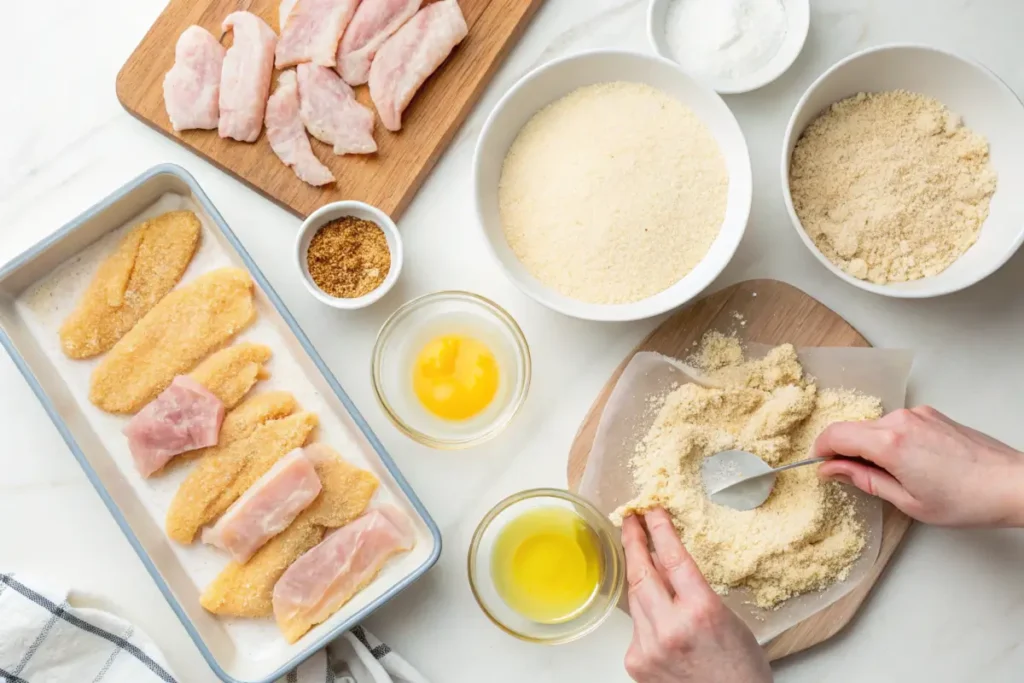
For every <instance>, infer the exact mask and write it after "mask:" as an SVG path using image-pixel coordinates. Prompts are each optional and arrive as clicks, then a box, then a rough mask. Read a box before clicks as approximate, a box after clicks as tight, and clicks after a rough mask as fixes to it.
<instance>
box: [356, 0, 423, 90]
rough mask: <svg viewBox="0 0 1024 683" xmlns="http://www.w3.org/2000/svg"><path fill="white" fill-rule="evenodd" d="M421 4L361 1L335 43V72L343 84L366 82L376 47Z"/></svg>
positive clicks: (409, 0) (416, 1) (418, 0)
mask: <svg viewBox="0 0 1024 683" xmlns="http://www.w3.org/2000/svg"><path fill="white" fill-rule="evenodd" d="M422 4H423V0H363V2H362V3H361V4H360V5H359V9H357V10H356V13H355V16H353V17H352V22H351V23H350V24H349V25H348V29H346V30H345V35H344V36H342V38H341V43H340V44H339V45H338V73H340V74H341V77H342V78H344V79H345V82H346V83H348V84H349V85H351V86H356V85H362V84H363V83H366V81H367V80H368V79H369V78H370V62H372V61H373V56H374V55H376V54H377V50H379V49H380V46H381V45H383V44H384V41H386V40H387V39H388V38H389V37H391V35H392V34H393V33H394V32H395V31H397V30H398V29H400V28H402V25H403V24H405V22H407V21H409V19H411V18H412V16H413V15H414V14H416V11H417V10H418V9H419V8H420V5H422Z"/></svg>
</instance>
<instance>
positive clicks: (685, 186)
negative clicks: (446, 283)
mask: <svg viewBox="0 0 1024 683" xmlns="http://www.w3.org/2000/svg"><path fill="white" fill-rule="evenodd" d="M641 122H642V123H641ZM728 188H729V177H728V172H727V170H726V166H725V161H724V159H723V157H722V153H721V151H720V150H719V148H718V144H717V143H716V142H715V138H714V136H713V135H712V134H711V131H710V130H708V128H707V126H705V125H704V124H703V123H702V122H701V121H700V119H699V118H697V116H696V115H695V114H694V113H693V112H692V111H691V110H690V109H689V108H687V107H686V106H685V105H683V104H682V103H681V102H679V101H678V100H676V99H674V98H673V97H671V96H669V95H667V94H665V93H664V92H661V91H660V90H656V89H655V88H652V87H650V86H648V85H643V84H640V83H624V82H614V83H601V84H597V85H592V86H587V87H584V88H580V89H578V90H576V91H574V92H572V93H570V94H569V95H567V96H565V97H563V98H562V99H560V100H558V101H557V102H555V103H553V104H551V105H549V106H547V107H546V108H544V109H543V110H541V111H540V112H539V113H537V114H536V115H535V116H534V117H533V118H532V119H530V121H529V122H528V123H527V124H526V126H524V127H523V129H522V131H520V133H519V135H518V137H517V138H516V140H515V142H513V144H512V147H511V148H510V149H509V152H508V156H507V157H506V158H505V162H504V165H503V167H502V173H501V180H500V182H499V187H498V194H499V211H500V216H501V223H502V227H503V230H504V234H505V239H506V240H507V241H508V245H509V247H511V249H512V251H513V252H514V253H515V255H516V257H517V258H518V259H519V260H520V261H521V262H522V264H523V266H525V268H526V270H527V271H529V273H530V274H531V275H533V276H534V277H536V278H537V279H538V280H539V281H540V282H541V283H543V284H544V285H546V286H548V287H551V288H552V289H554V290H556V291H558V292H559V293H561V294H563V295H565V296H567V297H570V298H573V299H576V300H579V301H586V302H589V303H599V304H620V303H628V302H631V301H639V300H641V299H644V298H647V297H649V296H653V295H654V294H657V293H658V292H661V291H663V290H665V289H667V288H669V287H671V286H672V285H673V284H675V283H676V282H678V281H679V280H680V279H681V278H683V277H684V276H685V275H686V274H687V273H689V272H690V271H691V270H693V268H694V267H695V266H696V265H697V263H698V262H700V260H701V259H703V258H704V256H705V255H706V254H707V252H708V249H710V248H711V244H712V242H714V241H715V238H716V237H717V236H718V233H719V231H720V229H721V227H722V221H723V220H724V219H725V207H726V197H727V194H728Z"/></svg>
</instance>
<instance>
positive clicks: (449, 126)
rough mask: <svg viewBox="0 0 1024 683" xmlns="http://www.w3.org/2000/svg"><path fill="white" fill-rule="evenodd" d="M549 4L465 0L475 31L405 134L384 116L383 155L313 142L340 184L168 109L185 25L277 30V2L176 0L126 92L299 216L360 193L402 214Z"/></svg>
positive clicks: (122, 82) (419, 101)
mask: <svg viewBox="0 0 1024 683" xmlns="http://www.w3.org/2000/svg"><path fill="white" fill-rule="evenodd" d="M541 2H542V0H460V2H459V4H460V6H461V7H462V12H463V14H464V15H465V17H466V23H467V24H468V25H469V35H468V36H467V37H466V39H465V40H464V41H462V43H461V44H460V45H459V46H458V47H456V48H455V51H454V52H452V54H451V55H450V56H449V57H448V60H447V61H446V62H445V63H444V64H442V65H441V67H440V68H439V69H438V71H437V72H436V73H435V74H434V76H432V77H431V78H430V80H428V81H427V83H425V84H424V86H423V87H422V88H421V89H420V91H419V93H418V94H417V95H416V98H415V99H414V100H413V101H412V103H411V104H410V105H409V108H408V109H406V111H405V115H404V117H403V120H402V121H403V123H402V130H401V131H399V132H398V133H391V132H389V131H388V130H387V129H385V128H384V126H383V125H381V123H380V121H379V120H378V121H377V127H376V130H375V137H376V139H377V145H378V147H379V151H378V152H377V154H374V155H369V156H344V157H339V156H335V155H334V154H333V153H332V152H331V150H330V147H329V146H328V145H325V144H323V143H321V142H319V141H317V140H313V141H312V142H313V151H314V153H315V154H316V155H317V157H319V158H320V160H321V161H322V162H324V163H325V164H326V165H327V166H328V167H329V168H330V169H331V171H332V172H333V173H334V176H335V178H337V182H336V183H334V184H331V185H327V186H326V187H323V188H315V187H311V186H309V185H306V184H305V183H303V182H302V181H300V180H299V179H298V178H296V177H295V174H294V173H293V172H292V171H291V169H289V168H287V167H286V166H285V165H284V164H282V163H281V162H280V161H279V160H278V158H277V157H276V156H274V153H273V151H272V150H271V149H270V144H269V143H268V142H267V139H266V135H262V136H261V137H260V139H259V140H257V141H256V142H255V143H253V144H246V143H243V142H236V141H233V140H222V139H221V138H220V137H218V135H217V131H195V130H192V131H184V132H181V133H175V132H174V130H173V129H172V128H171V123H170V121H169V120H168V118H167V113H166V111H165V109H164V98H163V79H164V74H166V73H167V71H168V70H169V69H170V68H171V66H172V65H173V64H174V45H175V43H176V41H177V40H178V36H179V35H181V32H182V31H184V30H185V28H186V27H188V26H189V25H191V24H198V25H199V26H202V27H203V28H206V29H208V30H209V31H210V32H211V33H213V34H214V35H215V36H219V35H220V33H221V30H220V24H221V21H222V20H223V19H224V17H226V16H227V15H228V14H230V13H231V12H233V11H235V10H239V9H246V8H247V9H249V11H251V12H253V13H255V14H258V15H259V16H261V17H262V18H263V19H264V20H265V21H266V22H267V23H268V24H270V26H271V28H273V29H275V30H277V29H278V25H277V23H278V18H277V14H278V6H279V1H277V0H170V4H168V6H167V8H166V9H165V10H164V12H163V14H161V15H160V17H159V18H158V19H157V20H156V23H154V24H153V26H152V28H150V30H149V33H147V34H146V36H145V38H143V39H142V42H141V43H140V44H139V46H138V47H137V48H136V49H135V52H133V53H132V56H131V57H129V58H128V61H127V62H126V63H125V65H124V66H123V67H122V68H121V72H120V73H119V74H118V76H117V97H118V99H119V100H120V101H121V104H122V105H123V106H124V108H125V109H127V110H128V111H129V112H130V113H131V114H133V115H134V116H136V117H137V118H139V119H141V120H142V121H143V122H144V123H146V124H148V125H150V126H152V127H153V128H155V129H157V130H158V131H160V132H161V133H163V134H165V135H167V136H168V137H171V138H173V139H174V140H177V141H178V142H180V143H181V144H183V145H185V146H186V147H189V148H191V149H192V150H193V151H195V152H196V153H197V154H199V155H200V156H202V157H203V158H205V159H207V160H208V161H210V162H212V163H213V164H215V165H216V166H218V167H220V168H221V169H223V170H225V171H227V172H228V173H230V174H232V175H234V176H235V177H237V178H238V179H239V180H241V181H243V182H244V183H246V184H247V185H249V186H250V187H252V188H253V189H254V190H256V191H258V192H260V193H261V194H263V195H264V196H266V197H268V198H269V199H271V200H273V201H275V202H277V203H278V204H280V205H281V206H283V207H284V208H286V209H288V210H290V211H292V212H293V213H295V214H297V215H298V216H300V217H305V216H307V215H309V214H310V213H312V212H313V211H314V210H316V209H317V208H319V207H320V206H322V205H324V204H326V203H328V202H333V201H337V200H341V199H358V200H361V201H364V202H367V203H369V204H372V205H374V206H377V207H379V208H380V209H383V210H384V211H386V212H387V213H389V214H390V215H391V216H392V217H393V218H397V217H398V215H399V214H401V212H402V211H403V210H404V209H405V207H406V206H407V205H408V203H409V201H410V200H411V199H412V197H413V195H414V194H415V193H416V190H417V189H419V186H420V184H421V183H422V182H423V180H424V179H425V178H426V176H427V174H428V173H429V172H430V169H431V168H432V167H433V165H434V163H435V162H436V161H437V159H438V157H440V155H441V153H442V152H443V151H444V149H445V147H447V145H448V143H449V142H450V141H451V139H452V137H453V136H454V135H455V132H456V131H457V130H458V128H459V126H460V125H461V124H462V122H463V120H465V118H466V116H467V115H468V114H469V111H470V109H471V108H472V107H473V105H474V104H475V103H476V101H477V99H478V98H479V96H480V94H481V93H482V91H483V89H484V86H486V85H487V82H488V81H489V80H490V79H491V76H492V75H493V74H494V71H495V69H496V68H497V67H498V65H499V64H500V63H501V61H502V59H503V58H504V57H505V55H506V53H507V52H508V50H509V49H510V48H511V47H512V45H513V44H515V42H516V40H517V39H518V37H519V35H520V33H521V32H522V31H523V29H524V28H525V26H526V24H527V22H528V21H529V19H530V17H531V16H532V15H533V13H534V12H535V11H536V10H537V8H538V7H539V6H540V4H541ZM246 6H248V7H246ZM230 41H231V37H230V34H229V35H228V36H225V38H224V41H223V42H224V44H225V45H228V44H230ZM356 90H357V94H358V98H359V100H360V101H361V102H363V103H364V104H368V105H370V104H371V103H370V97H369V92H368V90H367V88H366V86H361V87H359V88H357V89H356ZM371 107H372V105H371Z"/></svg>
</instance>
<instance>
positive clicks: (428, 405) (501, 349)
mask: <svg viewBox="0 0 1024 683" xmlns="http://www.w3.org/2000/svg"><path fill="white" fill-rule="evenodd" d="M371 371H372V380H373V390H374V394H375V395H376V396H377V401H378V403H380V405H381V407H382V408H383V409H384V413H385V414H386V415H387V416H388V418H390V419H391V421H392V422H393V423H394V424H395V426H396V427H398V429H400V430H401V431H402V432H403V433H405V434H406V435H407V436H409V437H411V438H412V439H414V440H416V441H418V442H420V443H422V444H424V445H426V446H430V447H431V448H440V449H457V448H468V447H470V446H475V445H477V444H480V443H483V442H484V441H487V440H488V439H491V438H493V437H495V436H497V435H498V434H499V433H501V431H502V430H503V429H504V428H505V427H506V426H508V424H509V423H510V422H511V421H512V418H513V417H515V415H516V413H517V412H518V411H519V409H520V408H521V407H522V405H523V403H524V401H525V400H526V394H527V392H528V391H529V388H530V374H531V361H530V347H529V345H528V344H527V343H526V337H525V336H523V331H522V330H521V329H519V325H517V324H516V321H515V320H513V319H512V316H511V315H509V314H508V312H507V311H505V309H503V308H501V307H500V306H498V305H497V304H496V303H494V302H493V301H490V300H488V299H485V298H484V297H482V296H479V295H477V294H471V293H470V292H458V291H450V292H435V293H433V294H427V295H426V296H421V297H420V298H418V299H413V300H412V301H410V302H408V303H406V304H404V305H403V306H401V307H400V308H399V309H398V310H397V311H395V313H394V314H393V315H392V316H391V317H390V318H388V319H387V321H385V323H384V325H383V326H382V327H381V329H380V333H379V334H378V335H377V343H376V344H375V345H374V349H373V358H372V367H371Z"/></svg>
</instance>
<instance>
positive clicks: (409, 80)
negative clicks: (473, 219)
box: [370, 0, 469, 130]
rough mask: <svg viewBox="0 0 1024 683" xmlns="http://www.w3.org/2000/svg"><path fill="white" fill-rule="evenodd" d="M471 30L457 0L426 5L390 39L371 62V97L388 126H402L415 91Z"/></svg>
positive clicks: (385, 124) (391, 128)
mask: <svg viewBox="0 0 1024 683" xmlns="http://www.w3.org/2000/svg"><path fill="white" fill-rule="evenodd" d="M467 33H469V28H468V27H467V26H466V19H465V17H463V16H462V10H461V9H459V3H458V2H457V1H456V0H443V1H442V2H435V3H433V4H431V5H427V6H426V7H424V8H423V9H421V10H420V11H419V12H417V13H416V16H414V17H413V18H412V19H410V20H409V21H408V23H406V24H405V26H403V27H402V28H400V29H399V30H398V33H396V34H395V35H393V36H391V37H390V38H388V39H387V42H385V43H384V45H382V46H381V48H380V50H379V51H378V52H377V56H376V57H374V58H373V63H372V64H370V97H371V98H372V99H373V104H374V105H375V106H376V107H377V113H378V114H380V120H381V121H382V122H383V123H384V127H385V128H387V129H388V130H400V129H401V128H402V112H403V111H405V108H406V107H407V106H409V102H411V101H412V98H413V96H414V95H416V91H417V90H419V89H420V86H422V85H423V83H424V82H425V81H426V80H427V78H429V77H430V74H432V73H434V71H435V70H436V69H437V67H439V66H441V63H442V62H444V60H445V59H447V58H448V55H449V54H451V51H452V50H453V49H454V48H455V46H456V45H458V44H459V43H461V42H462V39H463V38H465V37H466V34H467Z"/></svg>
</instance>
